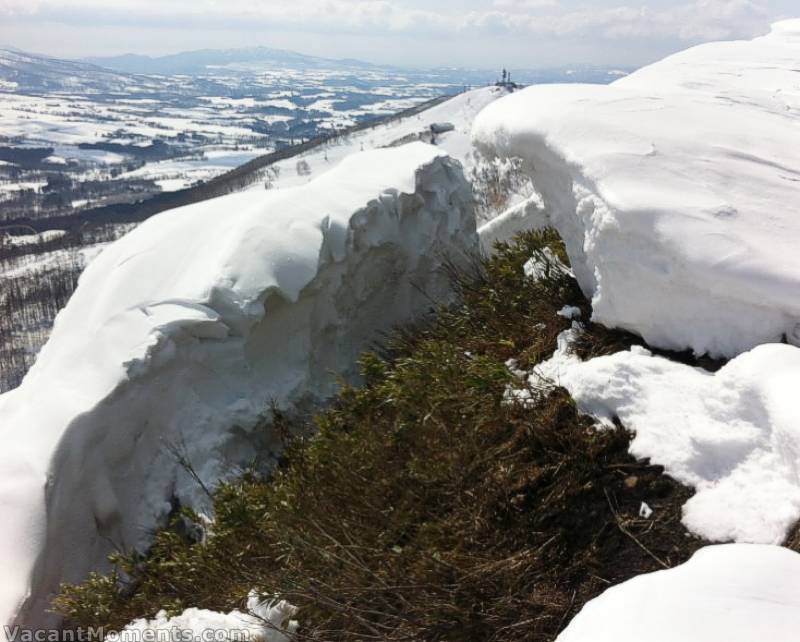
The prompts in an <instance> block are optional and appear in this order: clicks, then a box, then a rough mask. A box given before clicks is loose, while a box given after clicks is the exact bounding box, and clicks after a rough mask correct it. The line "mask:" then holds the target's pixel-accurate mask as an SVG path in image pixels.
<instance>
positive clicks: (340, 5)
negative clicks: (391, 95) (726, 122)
mask: <svg viewBox="0 0 800 642" xmlns="http://www.w3.org/2000/svg"><path fill="white" fill-rule="evenodd" d="M793 16H800V0H638V1H637V0H482V1H481V0H280V1H278V0H0V45H11V46H15V47H19V48H20V49H25V50H28V51H34V52H41V53H46V54H51V55H55V56H64V57H82V56H90V55H110V54H119V53H127V52H132V53H145V54H165V53H174V52H177V51H186V50H190V49H202V48H229V47H245V46H254V45H264V46H270V47H279V48H284V49H293V50H295V51H300V52H303V53H309V54H314V55H321V56H327V57H355V58H361V59H364V60H368V61H370V62H378V63H394V64H411V65H418V66H443V65H457V66H479V67H497V66H499V65H506V66H510V67H538V66H549V65H560V64H575V63H598V64H619V65H639V64H643V63H646V62H650V61H652V60H656V59H658V58H660V57H662V56H664V55H665V54H667V53H670V52H672V51H676V50H679V49H683V48H685V47H687V46H689V45H691V44H695V43H698V42H703V41H706V40H718V39H731V38H740V37H751V36H753V35H757V34H761V33H765V32H766V31H767V30H768V28H769V27H768V25H769V24H770V23H771V22H773V21H774V20H776V19H779V18H785V17H793Z"/></svg>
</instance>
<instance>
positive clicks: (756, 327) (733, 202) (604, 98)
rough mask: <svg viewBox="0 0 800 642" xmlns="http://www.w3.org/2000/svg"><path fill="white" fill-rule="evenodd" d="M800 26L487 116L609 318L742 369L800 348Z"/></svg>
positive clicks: (531, 97)
mask: <svg viewBox="0 0 800 642" xmlns="http://www.w3.org/2000/svg"><path fill="white" fill-rule="evenodd" d="M798 60H800V21H788V22H783V23H779V24H777V25H776V26H775V27H774V28H773V30H772V32H771V33H770V34H769V35H767V36H764V37H761V38H757V39H755V40H752V41H739V42H724V43H714V44H707V45H701V46H698V47H695V48H693V49H689V50H687V51H684V52H682V53H679V54H676V55H674V56H672V57H669V58H667V59H665V60H663V61H661V62H658V63H656V64H654V65H652V66H650V67H647V68H645V69H642V70H640V71H637V72H635V73H633V74H631V75H630V76H628V77H626V78H623V79H621V80H618V81H616V82H615V83H613V84H612V85H609V86H589V85H550V86H537V87H531V88H529V89H526V90H524V91H522V92H519V93H516V94H513V95H511V96H509V97H506V98H503V99H502V100H499V101H497V102H496V103H494V104H492V105H490V106H488V107H487V108H486V109H485V110H484V111H483V112H482V113H481V114H480V116H479V117H478V119H477V120H476V123H475V127H474V131H473V135H474V139H475V141H476V142H477V144H478V145H479V146H480V147H481V148H482V149H484V150H486V151H488V152H489V153H494V154H498V155H500V156H511V157H521V158H523V159H524V161H525V166H526V170H527V171H528V172H529V173H530V174H531V175H532V177H533V179H534V182H535V185H536V188H537V190H538V191H539V192H540V193H541V194H542V196H543V199H544V204H545V208H546V210H547V212H548V214H549V216H550V217H551V220H552V222H553V223H554V224H555V225H556V227H557V228H558V229H559V231H560V233H561V235H562V236H563V237H564V239H565V242H566V244H567V249H568V251H569V254H570V258H571V259H572V264H573V267H574V269H575V273H576V275H577V277H578V280H579V281H580V283H581V287H582V288H583V289H584V291H585V292H586V293H587V294H590V295H592V297H593V300H592V303H593V308H594V318H595V320H597V321H599V322H601V323H603V324H606V325H609V326H619V327H624V328H628V329H631V330H633V331H635V332H638V333H639V334H641V335H642V336H643V337H644V338H645V339H646V340H647V341H648V342H649V343H650V344H651V345H656V346H659V347H664V348H673V349H684V348H686V347H689V348H692V349H693V350H695V351H696V352H698V353H704V352H709V353H711V354H714V355H725V356H733V355H735V354H738V353H739V352H742V351H743V350H747V349H749V348H751V347H753V346H755V345H757V344H759V343H764V342H769V341H780V340H781V339H782V338H783V337H786V338H787V339H788V341H789V342H791V343H794V344H796V345H800V252H798V250H797V240H798V238H800V211H798V202H800V153H798V150H800V126H798V122H800V120H799V119H800V84H798V74H797V66H798Z"/></svg>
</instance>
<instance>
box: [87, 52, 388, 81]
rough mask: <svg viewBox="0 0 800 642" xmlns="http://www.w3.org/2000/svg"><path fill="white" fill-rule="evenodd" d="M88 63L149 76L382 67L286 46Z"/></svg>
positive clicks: (123, 57) (126, 57)
mask: <svg viewBox="0 0 800 642" xmlns="http://www.w3.org/2000/svg"><path fill="white" fill-rule="evenodd" d="M86 61H87V62H89V63H92V64H95V65H99V66H101V67H105V68H107V69H113V70H114V71H120V72H124V73H134V74H148V75H167V76H169V75H176V74H187V75H205V74H209V73H213V72H214V71H215V70H216V69H218V68H219V67H223V68H225V69H226V70H231V69H232V70H240V71H247V70H253V68H258V69H261V70H263V69H265V68H273V69H332V68H347V69H380V68H381V67H379V66H378V65H373V64H370V63H368V62H363V61H361V60H352V59H344V60H339V59H330V58H319V57H316V56H308V55H306V54H301V53H297V52H295V51H287V50H285V49H272V48H270V47H247V48H242V49H201V50H198V51H184V52H182V53H177V54H171V55H168V56H157V57H152V56H142V55H137V54H124V55H121V56H109V57H93V58H87V59H86Z"/></svg>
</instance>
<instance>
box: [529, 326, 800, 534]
mask: <svg viewBox="0 0 800 642" xmlns="http://www.w3.org/2000/svg"><path fill="white" fill-rule="evenodd" d="M575 332H579V330H570V331H567V332H566V333H564V334H562V336H561V337H559V349H558V351H557V352H556V354H555V355H554V356H553V357H552V358H551V359H550V360H548V361H546V362H544V363H542V364H540V365H539V366H538V367H537V369H536V371H535V372H534V374H533V375H531V377H532V379H533V383H536V382H538V381H539V380H540V378H541V377H544V378H546V379H549V380H551V381H554V382H555V383H557V384H559V385H561V386H564V387H565V388H566V389H567V390H569V392H570V394H571V395H572V396H573V398H574V399H575V401H576V402H577V404H578V407H579V408H580V409H581V410H582V411H583V412H586V413H589V414H592V415H594V416H596V417H599V418H601V419H604V420H606V421H610V420H611V419H612V418H613V417H619V419H620V421H621V422H622V424H623V425H624V426H625V427H626V428H628V429H629V430H632V431H633V432H634V433H635V436H634V438H633V441H632V442H631V447H630V451H631V453H632V454H633V455H634V456H636V457H639V458H646V457H649V458H650V459H651V460H652V461H653V463H656V464H659V465H662V466H664V467H665V470H666V473H667V474H669V475H670V476H671V477H674V478H675V479H677V480H678V481H680V482H682V483H684V484H687V485H689V486H692V487H694V488H695V489H696V491H697V493H696V494H695V495H694V496H693V497H692V498H691V499H689V501H688V502H687V503H686V505H685V506H684V511H683V523H684V524H685V526H686V527H687V528H688V529H689V530H691V531H693V532H694V533H696V534H698V535H700V536H702V537H704V538H706V539H708V540H711V541H736V542H752V543H762V544H779V543H781V542H783V541H784V539H785V538H786V535H787V534H788V531H789V529H790V528H791V527H792V526H794V524H795V523H796V522H797V521H798V520H800V403H798V395H797V391H798V382H800V349H798V348H795V347H793V346H788V345H783V344H766V345H762V346H759V347H757V348H754V349H753V350H751V351H750V352H745V353H743V354H741V355H739V356H738V357H736V358H735V359H733V360H732V361H730V362H729V363H728V364H727V365H725V366H724V367H723V368H722V369H721V370H719V371H718V372H716V373H711V372H707V371H705V370H702V369H700V368H692V367H690V366H686V365H684V364H681V363H676V362H674V361H670V360H668V359H664V358H662V357H656V356H653V355H652V354H651V353H650V352H648V351H647V350H645V349H643V348H640V347H634V348H633V349H631V350H630V351H626V352H618V353H617V354H614V355H611V356H607V357H598V358H596V359H591V360H589V361H585V362H583V361H580V359H578V358H577V357H576V356H574V355H572V354H570V352H569V340H570V339H571V337H572V336H573V334H574V333H575Z"/></svg>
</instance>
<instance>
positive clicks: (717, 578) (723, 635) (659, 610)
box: [557, 544, 800, 642]
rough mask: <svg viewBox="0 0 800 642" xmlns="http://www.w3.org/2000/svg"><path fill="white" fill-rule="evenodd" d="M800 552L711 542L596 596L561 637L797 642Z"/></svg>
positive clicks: (563, 640)
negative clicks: (687, 557)
mask: <svg viewBox="0 0 800 642" xmlns="http://www.w3.org/2000/svg"><path fill="white" fill-rule="evenodd" d="M799 630H800V555H798V554H797V553H794V552H792V551H789V550H787V549H785V548H779V547H777V546H752V545H751V546H748V545H744V544H729V545H725V546H710V547H707V548H704V549H701V550H700V551H698V552H697V553H695V555H694V557H692V559H691V560H689V561H688V562H687V563H686V564H684V565H682V566H679V567H677V568H673V569H670V570H667V571H658V572H656V573H651V574H649V575H640V576H639V577H636V578H634V579H632V580H630V581H628V582H625V583H624V584H620V585H619V586H615V587H612V588H610V589H608V590H607V591H606V592H605V593H603V594H602V595H601V596H600V597H598V598H596V599H595V600H592V601H591V602H589V603H588V604H587V605H586V606H585V607H584V608H583V610H582V611H581V612H580V613H579V614H578V615H577V616H576V617H575V619H574V620H573V621H572V622H571V623H570V625H569V626H568V627H567V629H566V630H565V631H564V632H563V633H562V634H561V635H560V636H559V637H558V641H557V642H762V641H766V640H768V641H769V642H795V641H796V640H797V638H798V633H797V632H798V631H799Z"/></svg>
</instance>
